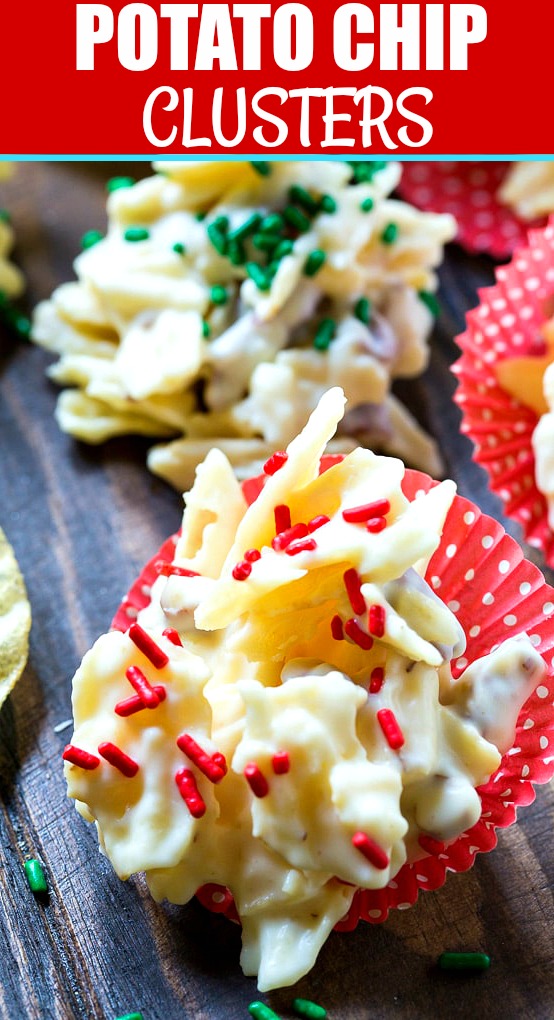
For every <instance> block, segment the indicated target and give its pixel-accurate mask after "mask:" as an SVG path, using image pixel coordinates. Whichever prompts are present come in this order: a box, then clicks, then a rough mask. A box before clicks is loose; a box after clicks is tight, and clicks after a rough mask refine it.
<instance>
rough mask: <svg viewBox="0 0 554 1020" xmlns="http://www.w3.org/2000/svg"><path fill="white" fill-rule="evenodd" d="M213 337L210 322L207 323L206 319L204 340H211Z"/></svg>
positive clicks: (203, 327)
mask: <svg viewBox="0 0 554 1020" xmlns="http://www.w3.org/2000/svg"><path fill="white" fill-rule="evenodd" d="M211 335H212V327H211V326H210V324H209V322H206V320H205V319H202V336H203V337H204V340H209V339H210V337H211Z"/></svg>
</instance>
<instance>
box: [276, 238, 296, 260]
mask: <svg viewBox="0 0 554 1020" xmlns="http://www.w3.org/2000/svg"><path fill="white" fill-rule="evenodd" d="M293 250H294V244H293V243H292V241H289V240H288V238H285V240H284V241H281V243H280V244H279V247H278V248H276V249H275V251H274V252H273V254H274V255H275V258H276V259H284V258H285V256H286V255H290V254H291V253H292V251H293Z"/></svg>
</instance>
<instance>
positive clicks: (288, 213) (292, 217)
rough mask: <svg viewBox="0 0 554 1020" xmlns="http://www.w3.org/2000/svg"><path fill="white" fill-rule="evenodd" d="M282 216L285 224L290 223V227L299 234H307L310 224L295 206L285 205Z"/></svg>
mask: <svg viewBox="0 0 554 1020" xmlns="http://www.w3.org/2000/svg"><path fill="white" fill-rule="evenodd" d="M283 216H284V217H285V219H286V221H287V223H290V225H291V227H296V229H297V230H298V231H299V233H301V234H307V233H308V230H309V229H310V227H311V223H310V221H309V219H308V217H307V216H305V215H304V213H303V212H302V210H301V209H298V208H297V206H295V205H287V207H286V209H283Z"/></svg>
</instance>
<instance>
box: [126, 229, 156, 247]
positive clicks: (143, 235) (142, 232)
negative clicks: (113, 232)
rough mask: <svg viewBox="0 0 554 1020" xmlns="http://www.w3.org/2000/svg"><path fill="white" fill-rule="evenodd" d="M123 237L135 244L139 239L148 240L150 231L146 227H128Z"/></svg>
mask: <svg viewBox="0 0 554 1020" xmlns="http://www.w3.org/2000/svg"><path fill="white" fill-rule="evenodd" d="M123 237H124V238H125V240H126V241H129V242H130V243H131V244H135V243H137V242H138V241H148V238H149V237H150V231H149V230H147V229H146V227H128V228H127V230H126V231H125V233H124V235H123Z"/></svg>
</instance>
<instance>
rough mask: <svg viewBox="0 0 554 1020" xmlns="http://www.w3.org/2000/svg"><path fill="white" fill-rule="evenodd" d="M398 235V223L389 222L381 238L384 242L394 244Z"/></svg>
mask: <svg viewBox="0 0 554 1020" xmlns="http://www.w3.org/2000/svg"><path fill="white" fill-rule="evenodd" d="M397 237H398V224H397V223H387V225H386V227H385V229H384V230H383V233H382V234H381V240H382V242H383V244H394V242H395V241H396V239H397Z"/></svg>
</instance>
